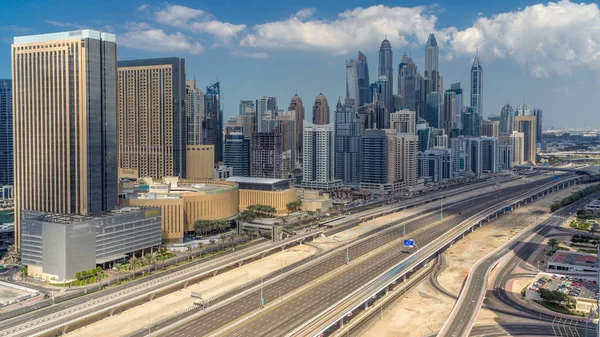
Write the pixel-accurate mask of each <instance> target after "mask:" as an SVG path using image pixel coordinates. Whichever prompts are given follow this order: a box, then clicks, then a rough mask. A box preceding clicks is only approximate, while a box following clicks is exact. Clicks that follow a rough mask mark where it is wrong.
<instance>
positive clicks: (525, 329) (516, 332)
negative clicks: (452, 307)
mask: <svg viewBox="0 0 600 337" xmlns="http://www.w3.org/2000/svg"><path fill="white" fill-rule="evenodd" d="M586 330H587V333H588V334H587V335H588V336H593V334H595V333H596V329H595V327H594V325H593V324H589V326H588V327H587V328H586V327H585V325H577V326H573V325H571V326H566V325H560V324H501V325H476V326H475V327H473V330H472V332H471V333H470V334H469V336H470V337H479V336H486V337H491V336H506V335H507V333H508V334H510V336H561V334H560V333H562V334H563V336H585V335H586ZM559 332H560V333H559ZM566 333H568V334H566ZM428 337H429V336H428Z"/></svg>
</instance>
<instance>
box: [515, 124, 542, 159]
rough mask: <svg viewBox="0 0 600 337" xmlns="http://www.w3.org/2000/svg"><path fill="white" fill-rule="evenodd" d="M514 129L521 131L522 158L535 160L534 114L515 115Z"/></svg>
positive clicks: (535, 127) (535, 128) (535, 131)
mask: <svg viewBox="0 0 600 337" xmlns="http://www.w3.org/2000/svg"><path fill="white" fill-rule="evenodd" d="M514 130H515V131H517V132H523V134H524V135H523V136H524V137H523V160H524V161H526V162H530V163H535V162H536V158H535V157H536V155H537V119H536V117H535V116H517V117H515V126H514Z"/></svg>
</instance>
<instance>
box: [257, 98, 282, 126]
mask: <svg viewBox="0 0 600 337" xmlns="http://www.w3.org/2000/svg"><path fill="white" fill-rule="evenodd" d="M268 113H270V114H271V116H270V117H272V118H275V115H276V114H277V98H275V97H269V96H263V97H261V98H259V99H258V100H256V124H258V125H260V121H261V120H262V119H263V118H264V116H265V114H268ZM259 130H260V127H259ZM260 131H262V130H260Z"/></svg>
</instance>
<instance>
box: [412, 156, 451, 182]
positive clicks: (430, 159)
mask: <svg viewBox="0 0 600 337" xmlns="http://www.w3.org/2000/svg"><path fill="white" fill-rule="evenodd" d="M418 156H419V157H418V158H419V159H418V175H419V178H424V180H425V181H426V182H441V181H446V180H450V179H453V177H454V174H453V171H452V168H453V167H454V157H453V152H452V149H440V148H433V149H429V150H425V151H423V152H419V154H418Z"/></svg>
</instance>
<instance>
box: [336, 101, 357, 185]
mask: <svg viewBox="0 0 600 337" xmlns="http://www.w3.org/2000/svg"><path fill="white" fill-rule="evenodd" d="M355 105H356V103H355V102H354V100H352V99H350V98H348V99H346V100H345V102H344V104H342V102H341V101H340V100H338V102H337V105H336V107H335V123H334V125H335V179H339V180H341V181H342V182H343V183H344V184H346V185H349V186H358V185H359V184H360V158H361V154H360V149H361V121H360V119H359V118H358V116H357V114H356V112H355V109H356V108H355Z"/></svg>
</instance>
